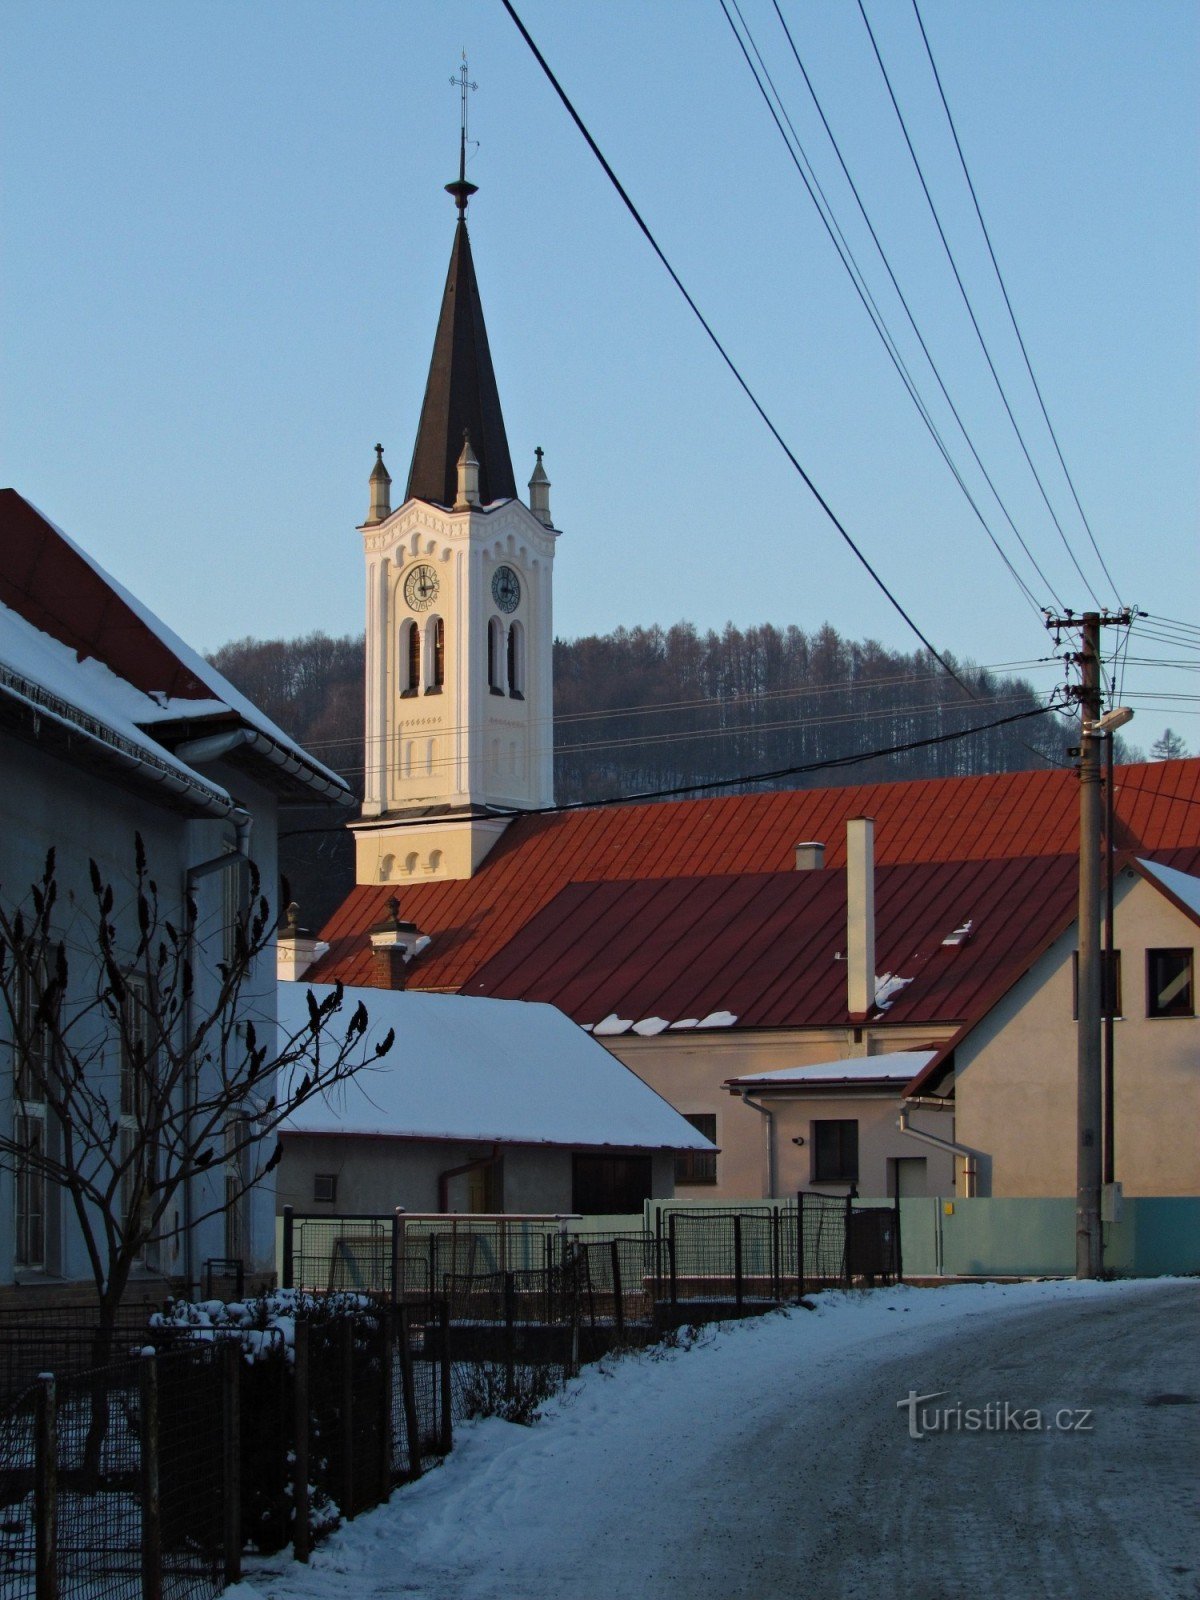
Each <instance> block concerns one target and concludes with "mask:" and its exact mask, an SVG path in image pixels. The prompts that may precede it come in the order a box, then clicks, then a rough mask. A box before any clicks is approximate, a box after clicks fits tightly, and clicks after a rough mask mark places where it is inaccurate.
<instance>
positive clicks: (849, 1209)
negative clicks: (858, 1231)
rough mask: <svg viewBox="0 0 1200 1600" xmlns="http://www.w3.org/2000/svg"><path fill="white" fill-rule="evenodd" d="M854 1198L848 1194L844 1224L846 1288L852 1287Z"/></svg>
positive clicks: (843, 1261) (844, 1274)
mask: <svg viewBox="0 0 1200 1600" xmlns="http://www.w3.org/2000/svg"><path fill="white" fill-rule="evenodd" d="M853 1219H854V1198H853V1196H852V1195H850V1194H847V1196H846V1216H845V1221H844V1222H843V1224H842V1283H843V1286H844V1287H845V1288H847V1289H848V1288H849V1287H850V1267H851V1261H850V1240H851V1236H852V1234H853V1231H854V1221H853Z"/></svg>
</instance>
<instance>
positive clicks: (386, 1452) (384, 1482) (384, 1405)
mask: <svg viewBox="0 0 1200 1600" xmlns="http://www.w3.org/2000/svg"><path fill="white" fill-rule="evenodd" d="M395 1332H396V1308H395V1306H394V1305H387V1306H384V1307H383V1308H382V1310H381V1312H380V1316H379V1499H380V1502H383V1501H384V1500H386V1499H387V1497H388V1495H389V1494H391V1492H392V1401H393V1398H394V1397H393V1393H392V1346H393V1343H394V1340H395Z"/></svg>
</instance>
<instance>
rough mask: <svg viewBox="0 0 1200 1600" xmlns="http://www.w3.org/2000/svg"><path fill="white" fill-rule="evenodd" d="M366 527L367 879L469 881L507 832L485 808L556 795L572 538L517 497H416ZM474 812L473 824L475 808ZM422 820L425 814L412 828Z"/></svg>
mask: <svg viewBox="0 0 1200 1600" xmlns="http://www.w3.org/2000/svg"><path fill="white" fill-rule="evenodd" d="M360 531H361V532H362V535H363V550H364V555H365V558H366V614H367V626H366V638H367V656H366V740H365V756H366V789H365V798H364V802H363V820H362V822H360V823H357V824H354V829H355V836H356V855H357V879H358V882H359V883H404V882H406V881H414V880H415V881H418V882H419V881H424V880H428V879H431V878H432V879H437V878H463V877H470V876H471V874H472V872H473V871H474V869H475V867H477V866H478V864H479V862H480V861H481V860H482V859H483V856H484V855H486V853H487V851H488V850H489V849H490V848H491V846H492V844H493V843H494V842H495V840H496V838H497V837H498V836H499V834H500V832H502V831H503V827H504V820H503V819H502V818H497V819H489V818H487V817H486V816H482V817H481V816H480V815H479V813H485V812H486V811H487V810H488V809H489V808H500V809H501V810H509V809H516V810H530V809H534V808H536V807H539V806H545V805H550V804H552V803H553V798H554V787H553V756H554V753H553V687H552V666H553V643H554V623H553V604H552V594H553V569H554V546H555V541H556V540H557V538H558V534H557V532H556V531H555V530H554V529H553V528H550V527H547V526H545V525H544V524H543V523H542V522H540V521H539V520H538V518H537V517H535V516H534V515H533V513H532V512H531V511H530V510H529V509H528V508H527V507H526V506H525V505H523V504H522V503H521V502H520V501H519V500H505V501H501V502H499V503H497V504H496V505H493V506H489V507H480V506H469V507H467V508H466V509H464V510H446V509H443V508H442V507H440V506H435V505H431V504H429V503H428V502H426V501H424V500H409V501H407V502H406V503H405V504H404V505H403V506H401V507H400V508H399V509H398V510H397V511H395V512H393V513H391V514H390V515H389V516H388V517H387V518H386V519H385V520H384V521H382V522H377V523H367V524H365V525H364V526H363V527H362V529H361V530H360ZM468 809H469V810H470V811H471V813H472V814H473V816H472V817H471V818H466V817H464V816H462V815H461V813H463V812H465V811H467V810H468ZM430 813H434V814H433V815H430ZM454 813H460V815H458V816H455V815H454ZM418 818H426V819H427V820H423V821H421V822H420V825H419V826H414V825H413V823H414V820H415V819H418ZM373 819H378V820H373Z"/></svg>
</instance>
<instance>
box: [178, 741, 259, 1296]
mask: <svg viewBox="0 0 1200 1600" xmlns="http://www.w3.org/2000/svg"><path fill="white" fill-rule="evenodd" d="M201 742H204V741H200V740H198V741H197V743H201ZM209 742H215V741H209ZM233 743H241V741H240V740H234V741H233ZM227 748H232V744H230V745H229V746H227ZM222 753H223V752H221V751H217V752H215V754H214V756H210V757H209V759H210V760H212V759H215V756H216V755H220V754H222ZM230 820H231V821H232V822H233V825H234V827H235V828H236V830H237V848H236V850H235V851H234V852H233V853H232V854H231V853H230V852H229V851H228V850H225V851H222V853H221V854H220V855H219V856H213V858H212V860H211V861H201V862H198V863H197V864H196V866H194V867H189V868H188V869H187V875H186V878H185V880H184V882H185V894H186V898H187V899H188V900H190V899H191V898H192V896H193V894H194V892H195V889H196V885H197V884H198V883H199V882H200V880H201V878H207V877H209V876H211V874H212V873H214V872H224V871H227V870H228V868H230V867H232V866H236V867H237V868H238V870H239V871H240V870H241V864H242V863H243V862H245V861H249V859H250V830H251V828H252V827H253V826H254V819H253V817H252V816H251V815H250V813H249V812H248V811H246V810H245V809H244V808H242V807H240V806H239V807H238V809H237V810H236V811H234V812H232V813H231V814H230ZM187 930H188V931H187V951H186V956H185V959H186V961H187V963H188V965H189V966H190V967H191V968H192V970H193V975H194V972H195V957H196V935H195V930H194V928H193V926H192V923H191V920H190V919H189V920H188V923H187ZM195 987H196V986H195V983H194V982H193V984H192V985H191V988H190V989H189V991H188V994H187V996H186V999H185V1002H184V1013H183V1028H184V1034H183V1036H184V1039H185V1040H190V1039H191V1037H192V1022H193V1005H194V999H193V996H194V993H195ZM195 1095H196V1085H195V1082H194V1079H193V1075H192V1072H191V1070H190V1067H189V1068H188V1069H187V1070H185V1072H184V1075H183V1126H184V1150H185V1152H186V1154H185V1160H186V1161H187V1171H186V1172H185V1174H184V1180H183V1270H184V1274H185V1276H186V1278H187V1286H188V1287H187V1292H188V1294H189V1295H190V1294H191V1293H192V1289H193V1286H194V1284H195V1283H196V1281H197V1280H196V1276H195V1270H196V1261H195V1241H194V1239H193V1237H192V1218H193V1216H194V1215H195V1205H194V1200H193V1194H192V1180H193V1179H194V1177H195V1170H194V1167H193V1165H192V1161H191V1156H190V1152H191V1148H192V1116H193V1113H194V1108H195Z"/></svg>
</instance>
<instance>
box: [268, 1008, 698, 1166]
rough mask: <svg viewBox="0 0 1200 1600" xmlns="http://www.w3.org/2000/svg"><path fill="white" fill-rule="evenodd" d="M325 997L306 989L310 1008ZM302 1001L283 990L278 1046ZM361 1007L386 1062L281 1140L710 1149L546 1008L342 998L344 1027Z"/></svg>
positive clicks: (293, 1124)
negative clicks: (389, 1039)
mask: <svg viewBox="0 0 1200 1600" xmlns="http://www.w3.org/2000/svg"><path fill="white" fill-rule="evenodd" d="M329 992H330V989H329V987H328V986H325V985H316V986H314V987H313V993H314V994H315V995H316V997H317V999H318V1000H320V999H322V998H324V996H326V995H327V994H329ZM307 993H308V985H306V984H303V983H281V984H280V985H279V1027H280V1034H281V1039H282V1038H286V1037H288V1036H290V1035H292V1034H294V1033H296V1032H297V1031H298V1030H299V1029H301V1028H302V1027H304V1026H305V1024H306V1022H307V1019H308V1001H307ZM359 1001H362V1003H363V1004H364V1005H365V1006H366V1008H367V1014H368V1016H369V1017H370V1024H369V1031H368V1036H367V1037H368V1041H370V1040H373V1039H379V1038H382V1036H383V1035H384V1034H385V1033H386V1032H387V1030H388V1029H389V1028H394V1029H395V1030H396V1042H395V1044H394V1045H393V1047H392V1050H391V1052H390V1054H388V1055H387V1056H385V1057H384V1058H383V1059H382V1060H381V1061H379V1062H378V1063H377V1064H375V1065H374V1066H371V1067H368V1068H365V1069H364V1070H363V1071H362V1072H360V1073H359V1074H358V1075H357V1076H356V1077H355V1078H353V1079H351V1080H349V1081H348V1082H347V1083H345V1084H344V1085H340V1086H339V1087H338V1088H336V1089H335V1090H333V1091H332V1092H331V1093H330V1094H329V1095H328V1096H323V1095H319V1096H316V1097H314V1098H313V1099H312V1100H310V1101H309V1102H308V1103H307V1104H306V1105H304V1106H302V1107H300V1109H299V1110H298V1111H296V1112H295V1113H294V1114H293V1115H292V1116H291V1117H290V1118H289V1119H288V1120H287V1121H286V1122H285V1123H284V1125H283V1127H284V1131H285V1132H292V1133H348V1134H384V1135H390V1136H393V1137H397V1138H426V1139H472V1140H475V1139H479V1140H491V1141H505V1142H510V1143H516V1144H555V1145H592V1146H594V1145H613V1146H620V1147H623V1148H629V1147H631V1146H632V1147H636V1148H641V1149H652V1150H711V1149H712V1145H711V1144H710V1143H709V1141H708V1140H707V1139H705V1138H704V1137H703V1135H701V1134H698V1133H697V1132H696V1130H695V1129H694V1128H693V1127H692V1126H691V1124H690V1123H689V1122H687V1121H686V1120H685V1119H684V1118H683V1117H681V1116H680V1115H679V1113H678V1112H677V1111H675V1110H674V1109H673V1108H672V1107H671V1106H670V1105H668V1104H667V1102H666V1101H665V1100H664V1099H663V1098H662V1097H661V1096H660V1095H658V1094H656V1093H655V1092H654V1090H653V1089H650V1088H648V1087H647V1085H646V1084H644V1083H643V1082H642V1081H641V1079H640V1078H638V1077H637V1076H636V1075H635V1074H634V1073H632V1072H631V1071H630V1070H629V1068H628V1067H626V1066H624V1065H623V1064H622V1063H621V1062H620V1061H618V1060H617V1059H616V1057H615V1056H612V1055H610V1054H609V1052H608V1051H607V1050H606V1049H605V1048H604V1047H603V1045H599V1044H595V1043H593V1042H592V1040H591V1039H590V1038H589V1037H588V1036H587V1034H585V1033H584V1032H583V1030H582V1029H581V1028H578V1027H576V1025H575V1024H574V1023H573V1022H572V1021H570V1019H569V1018H567V1017H565V1016H564V1015H563V1014H562V1012H561V1011H559V1010H557V1009H556V1008H555V1007H554V1006H550V1005H542V1004H537V1003H531V1002H528V1001H522V1000H481V999H475V998H469V997H466V996H462V995H445V994H424V993H421V992H419V991H415V990H397V989H347V990H346V991H345V1005H346V1008H347V1009H346V1010H345V1012H344V1013H343V1014H342V1015H343V1016H344V1017H345V1018H346V1019H348V1018H349V1016H350V1014H351V1012H352V1011H353V1009H354V1007H355V1006H357V1005H358V1003H359ZM336 1026H337V1024H336V1023H335V1028H336ZM297 1070H299V1069H297Z"/></svg>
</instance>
